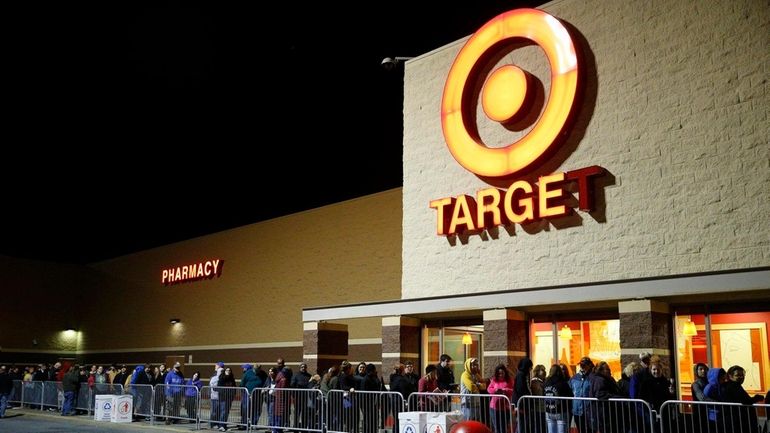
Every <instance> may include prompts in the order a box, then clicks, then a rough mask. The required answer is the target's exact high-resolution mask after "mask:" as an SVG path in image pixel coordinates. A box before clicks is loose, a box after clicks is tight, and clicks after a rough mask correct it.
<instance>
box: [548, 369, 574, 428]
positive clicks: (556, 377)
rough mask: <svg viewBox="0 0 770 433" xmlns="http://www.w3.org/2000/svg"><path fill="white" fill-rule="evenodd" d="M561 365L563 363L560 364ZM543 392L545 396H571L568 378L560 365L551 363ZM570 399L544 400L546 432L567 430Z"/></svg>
mask: <svg viewBox="0 0 770 433" xmlns="http://www.w3.org/2000/svg"><path fill="white" fill-rule="evenodd" d="M562 365H563V364H562ZM543 393H544V395H545V396H547V397H572V388H570V386H569V379H567V378H566V377H565V376H564V369H563V368H562V367H561V365H553V366H551V369H550V370H549V371H548V376H547V377H546V378H545V386H544V387H543ZM570 407H571V404H570V401H569V400H563V399H560V398H559V399H556V398H554V399H546V400H545V420H546V428H547V431H548V433H566V432H567V431H569V421H570V419H571V417H570Z"/></svg>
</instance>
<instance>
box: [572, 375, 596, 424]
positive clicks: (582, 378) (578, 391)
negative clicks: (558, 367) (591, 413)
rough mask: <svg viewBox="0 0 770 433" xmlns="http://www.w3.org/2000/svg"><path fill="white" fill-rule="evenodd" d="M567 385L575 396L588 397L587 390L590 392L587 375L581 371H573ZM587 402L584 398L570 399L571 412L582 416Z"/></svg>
mask: <svg viewBox="0 0 770 433" xmlns="http://www.w3.org/2000/svg"><path fill="white" fill-rule="evenodd" d="M569 387H570V388H572V394H574V395H575V397H588V394H589V392H591V380H590V379H589V375H588V374H584V373H581V372H577V373H575V375H574V376H572V377H571V378H570V380H569ZM587 403H588V401H586V400H572V414H573V415H577V416H582V415H583V410H584V408H585V407H586V405H587Z"/></svg>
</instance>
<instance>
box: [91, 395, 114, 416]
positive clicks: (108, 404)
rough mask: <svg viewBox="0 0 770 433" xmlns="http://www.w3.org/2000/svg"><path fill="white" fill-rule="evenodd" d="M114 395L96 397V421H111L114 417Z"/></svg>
mask: <svg viewBox="0 0 770 433" xmlns="http://www.w3.org/2000/svg"><path fill="white" fill-rule="evenodd" d="M114 398H115V396H114V395H112V394H98V395H95V396H94V421H109V420H110V417H111V416H112V405H113V403H112V400H113V399H114Z"/></svg>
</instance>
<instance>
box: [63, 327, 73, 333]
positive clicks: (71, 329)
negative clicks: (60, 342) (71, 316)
mask: <svg viewBox="0 0 770 433" xmlns="http://www.w3.org/2000/svg"><path fill="white" fill-rule="evenodd" d="M64 332H75V328H73V327H72V326H66V327H64Z"/></svg>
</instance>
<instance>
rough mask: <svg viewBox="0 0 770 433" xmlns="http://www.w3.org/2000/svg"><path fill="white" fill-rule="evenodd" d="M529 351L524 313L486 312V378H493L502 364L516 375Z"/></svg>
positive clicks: (515, 311) (514, 311)
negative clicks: (521, 361) (497, 367)
mask: <svg viewBox="0 0 770 433" xmlns="http://www.w3.org/2000/svg"><path fill="white" fill-rule="evenodd" d="M527 351H528V347H527V318H526V315H525V314H524V313H523V312H521V311H517V310H510V309H498V310H487V311H484V371H483V372H482V374H483V375H484V377H491V376H492V374H494V371H495V367H496V366H497V365H498V364H501V363H502V364H505V365H507V366H508V368H509V369H510V370H511V371H512V372H514V373H515V372H516V368H517V367H518V365H519V360H520V359H522V358H523V357H525V356H527Z"/></svg>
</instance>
